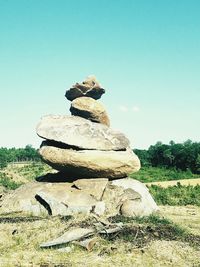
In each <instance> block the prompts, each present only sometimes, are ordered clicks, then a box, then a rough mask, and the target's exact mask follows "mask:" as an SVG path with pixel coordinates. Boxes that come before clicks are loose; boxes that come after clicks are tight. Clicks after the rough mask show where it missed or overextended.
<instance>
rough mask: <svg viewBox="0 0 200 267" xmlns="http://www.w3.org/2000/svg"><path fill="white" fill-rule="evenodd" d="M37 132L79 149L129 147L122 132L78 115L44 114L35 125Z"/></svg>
mask: <svg viewBox="0 0 200 267" xmlns="http://www.w3.org/2000/svg"><path fill="white" fill-rule="evenodd" d="M37 134H38V135H39V136H40V137H42V138H44V139H48V140H52V141H55V142H61V143H63V144H66V145H68V146H73V147H77V148H79V149H98V150H125V149H126V148H127V147H129V140H128V139H127V138H126V137H125V135H124V134H122V133H120V132H119V131H115V130H112V129H110V128H109V127H107V126H106V125H103V124H101V123H95V122H91V121H89V120H86V119H84V118H81V117H78V116H65V115H63V116H61V115H48V116H44V117H43V118H42V119H41V121H40V123H39V124H38V126H37Z"/></svg>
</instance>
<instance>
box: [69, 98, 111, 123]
mask: <svg viewBox="0 0 200 267" xmlns="http://www.w3.org/2000/svg"><path fill="white" fill-rule="evenodd" d="M70 111H71V114H72V115H74V116H80V117H82V118H85V119H88V120H91V121H94V122H98V123H102V124H105V125H107V126H110V120H109V118H108V115H107V112H106V110H105V108H104V106H103V105H102V104H101V103H99V102H98V101H96V100H94V99H93V98H91V97H79V98H76V99H75V100H73V101H72V103H71V107H70Z"/></svg>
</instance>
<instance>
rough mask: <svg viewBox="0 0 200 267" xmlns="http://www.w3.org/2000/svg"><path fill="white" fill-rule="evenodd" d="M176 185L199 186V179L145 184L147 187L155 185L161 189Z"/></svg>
mask: <svg viewBox="0 0 200 267" xmlns="http://www.w3.org/2000/svg"><path fill="white" fill-rule="evenodd" d="M177 183H180V184H181V185H185V186H188V185H192V186H195V185H200V178H195V179H182V180H172V181H162V182H151V183H145V184H146V185H148V186H151V185H157V186H161V187H163V188H167V187H169V186H174V185H177Z"/></svg>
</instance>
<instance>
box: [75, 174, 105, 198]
mask: <svg viewBox="0 0 200 267" xmlns="http://www.w3.org/2000/svg"><path fill="white" fill-rule="evenodd" d="M107 184H108V179H106V178H102V179H101V178H98V179H91V178H90V180H89V182H88V179H81V180H80V179H79V180H76V181H74V185H75V186H76V187H77V188H78V189H79V190H83V191H84V192H86V193H87V194H89V195H91V196H93V197H94V198H95V199H96V200H101V197H102V195H103V192H104V190H105V188H106V186H107Z"/></svg>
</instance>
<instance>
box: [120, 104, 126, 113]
mask: <svg viewBox="0 0 200 267" xmlns="http://www.w3.org/2000/svg"><path fill="white" fill-rule="evenodd" d="M119 110H120V111H122V112H128V107H126V106H122V105H121V106H120V107H119Z"/></svg>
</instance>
